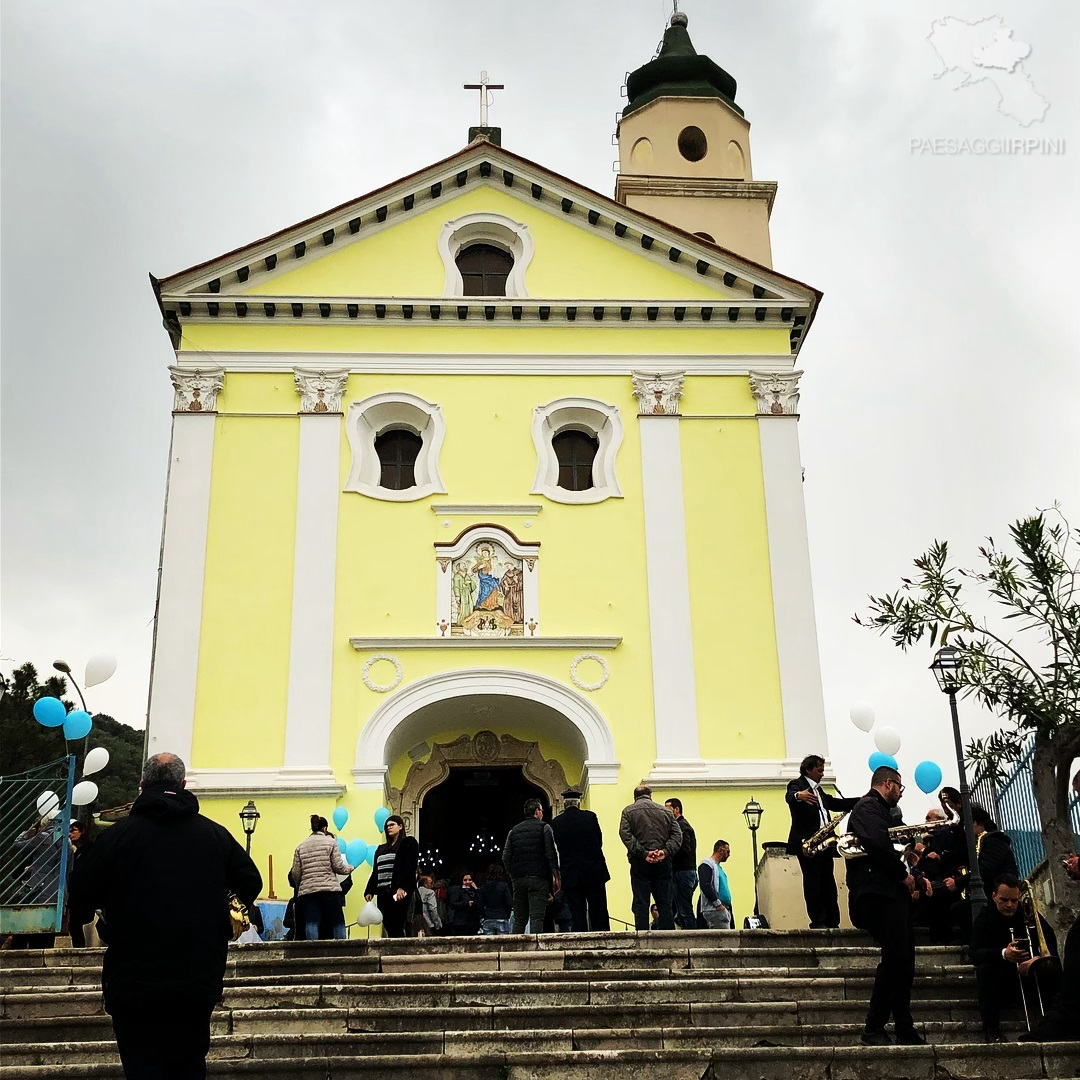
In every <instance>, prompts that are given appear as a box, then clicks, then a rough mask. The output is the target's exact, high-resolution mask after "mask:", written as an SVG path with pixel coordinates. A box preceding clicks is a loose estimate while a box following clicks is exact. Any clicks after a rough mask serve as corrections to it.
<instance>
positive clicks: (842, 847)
mask: <svg viewBox="0 0 1080 1080" xmlns="http://www.w3.org/2000/svg"><path fill="white" fill-rule="evenodd" d="M946 813H947V814H948V815H949V816H948V817H945V818H943V819H942V820H941V821H920V822H919V823H918V824H917V825H897V826H895V827H894V828H892V829H890V830H889V839H890V840H891V841H892V844H893V846H894V847H896V848H897V850H902V849H903V848H905V847H907V846H908V844H911V843H914V842H915V841H918V840H920V839H922V837H924V836H925V835H926V834H927V833H932V832H937V830H938V829H944V828H946V827H947V826H950V825H958V824H959V823H960V815H959V814H958V813H957V812H956V811H955V810H953V809H952V808H951V807H950V808H949V809H947V811H946ZM836 850H837V851H839V852H840V854H841V855H842V856H843V857H844V858H845V859H861V858H863V856H865V855H866V852H865V851H863V847H862V844H861V843H860V842H859V838H858V837H857V836H856V835H855V834H854V833H850V832H848V833H844V834H843V835H842V836H840V837H838V838H837V840H836Z"/></svg>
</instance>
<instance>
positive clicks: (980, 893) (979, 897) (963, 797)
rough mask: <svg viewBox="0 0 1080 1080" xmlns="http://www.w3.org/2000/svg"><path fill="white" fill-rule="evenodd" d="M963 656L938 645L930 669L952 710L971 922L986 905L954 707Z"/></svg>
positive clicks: (973, 922) (957, 720)
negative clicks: (965, 844)
mask: <svg viewBox="0 0 1080 1080" xmlns="http://www.w3.org/2000/svg"><path fill="white" fill-rule="evenodd" d="M962 667H963V657H962V656H961V654H960V650H959V649H954V648H953V647H952V646H951V645H946V646H945V647H944V648H942V649H938V651H937V655H936V656H935V657H934V662H933V663H932V664H931V665H930V670H931V671H932V672H933V673H934V678H935V679H936V680H937V684H938V686H939V687H940V688H941V692H942V693H943V694H948V695H949V710H950V712H951V713H952V730H953V742H954V743H955V744H956V770H957V772H958V773H959V774H960V803H961V813H962V814H963V818H964V836H965V837H966V839H967V856H968V867H969V872H970V876H969V878H968V900H969V902H970V904H971V924H972V926H974V925H975V919H976V918H977V917H978V915H979V912H981V911H982V909H983V908H984V907H986V890H985V888H984V887H983V879H982V874H980V873H979V850H978V846H977V845H976V843H975V826H974V824H973V822H972V820H971V792H970V790H969V789H968V781H967V769H966V768H965V766H964V744H963V742H962V741H961V738H960V717H959V715H958V714H957V711H956V691H957V690H959V689H960V669H961V668H962Z"/></svg>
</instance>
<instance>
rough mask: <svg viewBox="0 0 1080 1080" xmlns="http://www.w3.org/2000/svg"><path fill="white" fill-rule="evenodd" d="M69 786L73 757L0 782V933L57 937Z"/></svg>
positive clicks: (61, 914)
mask: <svg viewBox="0 0 1080 1080" xmlns="http://www.w3.org/2000/svg"><path fill="white" fill-rule="evenodd" d="M74 782H75V756H74V755H73V754H72V755H68V756H66V757H62V758H58V759H57V760H56V761H50V762H48V763H47V764H45V765H39V766H38V767H37V768H35V769H28V770H27V771H26V772H22V773H15V774H13V775H10V776H2V777H0V933H4V934H58V933H60V929H61V926H62V924H63V921H64V903H65V899H66V896H65V894H66V892H67V874H68V858H69V852H70V847H71V845H70V844H69V843H68V824H69V821H70V818H71V789H72V787H73V785H74ZM49 796H51V798H50V797H49Z"/></svg>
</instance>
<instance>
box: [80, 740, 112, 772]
mask: <svg viewBox="0 0 1080 1080" xmlns="http://www.w3.org/2000/svg"><path fill="white" fill-rule="evenodd" d="M108 764H109V751H108V750H106V749H105V747H104V746H95V747H94V749H93V750H91V751H90V752H89V753H88V754H87V755H86V757H85V759H84V760H83V767H82V774H83V776H93V775H94V773H96V772H101V770H102V769H104V768H105V766H106V765H108Z"/></svg>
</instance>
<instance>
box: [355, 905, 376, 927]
mask: <svg viewBox="0 0 1080 1080" xmlns="http://www.w3.org/2000/svg"><path fill="white" fill-rule="evenodd" d="M356 921H357V923H359V925H360V926H378V925H379V923H381V922H382V912H381V911H380V910H379V906H378V904H376V903H375V901H374V900H369V901H368V902H367V903H366V904H365V905H364V906H363V907H362V908H361V909H360V914H359V915H357V916H356Z"/></svg>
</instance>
